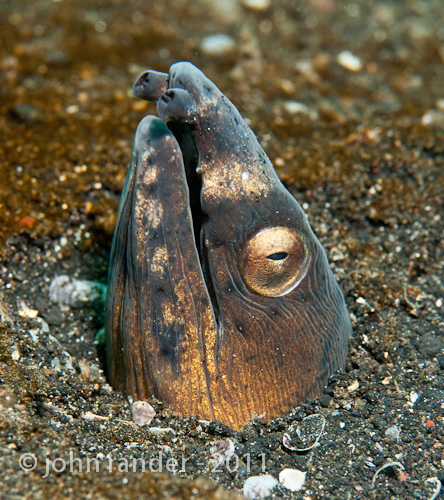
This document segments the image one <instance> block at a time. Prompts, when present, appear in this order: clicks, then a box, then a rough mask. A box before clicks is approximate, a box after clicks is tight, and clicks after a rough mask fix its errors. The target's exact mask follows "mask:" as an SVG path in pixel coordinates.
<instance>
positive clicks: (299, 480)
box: [279, 469, 307, 491]
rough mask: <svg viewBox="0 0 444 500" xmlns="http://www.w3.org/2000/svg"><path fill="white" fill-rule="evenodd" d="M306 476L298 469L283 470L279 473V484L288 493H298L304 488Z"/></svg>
mask: <svg viewBox="0 0 444 500" xmlns="http://www.w3.org/2000/svg"><path fill="white" fill-rule="evenodd" d="M306 474H307V473H306V472H302V471H300V470H298V469H284V470H282V471H281V472H280V473H279V482H280V483H281V484H282V486H283V487H284V488H287V489H288V490H290V491H299V490H300V489H301V488H302V486H304V483H305V476H306Z"/></svg>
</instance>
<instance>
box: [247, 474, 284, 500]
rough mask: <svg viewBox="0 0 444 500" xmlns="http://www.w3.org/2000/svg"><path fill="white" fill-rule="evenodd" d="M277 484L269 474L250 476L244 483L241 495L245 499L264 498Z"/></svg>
mask: <svg viewBox="0 0 444 500" xmlns="http://www.w3.org/2000/svg"><path fill="white" fill-rule="evenodd" d="M278 484H279V483H278V482H277V481H276V479H275V478H274V477H273V476H271V475H270V474H264V475H263V476H251V477H249V478H248V479H247V480H246V481H245V483H244V488H243V494H244V497H246V498H265V497H268V495H270V493H271V490H272V489H273V488H274V487H276V486H277V485H278Z"/></svg>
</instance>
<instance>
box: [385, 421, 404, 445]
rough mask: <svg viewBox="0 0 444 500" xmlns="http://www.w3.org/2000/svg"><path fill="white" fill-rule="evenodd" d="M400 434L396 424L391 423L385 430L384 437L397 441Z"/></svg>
mask: <svg viewBox="0 0 444 500" xmlns="http://www.w3.org/2000/svg"><path fill="white" fill-rule="evenodd" d="M400 434H401V431H400V430H399V429H398V427H397V426H396V425H392V426H391V427H389V428H388V429H387V430H386V431H385V435H386V437H388V438H392V439H394V440H395V441H396V442H397V443H399V435H400Z"/></svg>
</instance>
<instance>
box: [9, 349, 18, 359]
mask: <svg viewBox="0 0 444 500" xmlns="http://www.w3.org/2000/svg"><path fill="white" fill-rule="evenodd" d="M11 359H12V361H18V360H19V359H20V351H19V350H18V349H17V348H16V349H14V350H13V351H12V354H11Z"/></svg>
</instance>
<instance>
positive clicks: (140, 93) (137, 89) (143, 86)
mask: <svg viewBox="0 0 444 500" xmlns="http://www.w3.org/2000/svg"><path fill="white" fill-rule="evenodd" d="M167 89H168V74H167V73H161V72H160V71H145V72H143V73H142V74H141V75H140V76H139V77H138V78H137V80H136V82H135V83H134V86H133V94H134V97H137V98H138V99H143V100H147V101H152V102H155V101H157V100H159V99H160V98H161V97H162V95H163V94H164V92H166V91H167Z"/></svg>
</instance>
